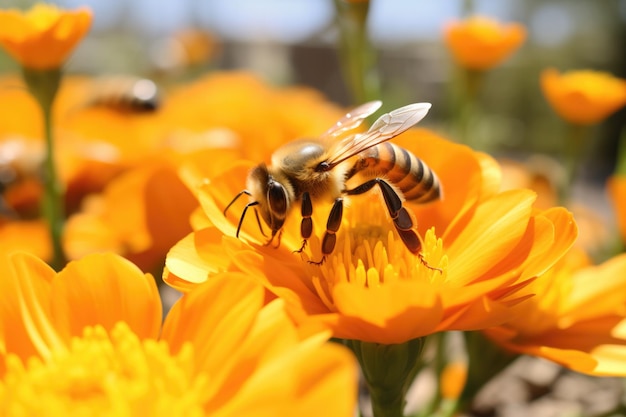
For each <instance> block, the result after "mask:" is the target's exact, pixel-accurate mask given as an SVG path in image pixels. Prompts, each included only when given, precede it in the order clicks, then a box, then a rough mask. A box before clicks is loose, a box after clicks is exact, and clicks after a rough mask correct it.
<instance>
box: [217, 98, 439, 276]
mask: <svg viewBox="0 0 626 417" xmlns="http://www.w3.org/2000/svg"><path fill="white" fill-rule="evenodd" d="M381 104H382V103H381V102H380V101H372V102H369V103H366V104H363V105H361V106H359V107H357V108H356V109H354V110H352V111H351V112H350V113H348V114H346V115H345V116H344V117H343V118H342V119H340V120H339V121H338V122H337V123H336V124H335V125H334V126H333V127H331V128H330V129H329V130H328V131H327V132H325V133H324V134H323V135H322V136H321V137H320V138H318V139H301V140H296V141H293V142H290V143H287V144H285V145H283V146H282V147H280V148H279V149H277V150H276V151H275V152H274V154H273V155H272V163H271V165H270V166H267V165H265V164H264V163H261V164H259V165H257V166H256V167H255V168H253V169H252V170H251V171H250V173H249V175H248V179H247V183H246V186H247V189H245V190H243V191H241V192H240V193H239V194H237V196H236V197H235V198H234V199H233V200H232V201H231V202H230V204H228V206H227V207H226V209H225V210H224V215H226V211H227V210H228V209H229V207H230V206H231V205H232V204H233V203H234V202H235V201H236V200H237V199H238V198H239V197H240V196H241V195H243V194H246V195H248V196H249V197H250V202H249V203H248V204H247V205H246V206H245V208H244V210H243V212H242V214H241V217H240V219H239V224H238V226H237V237H239V232H240V230H241V225H242V223H243V220H244V218H245V215H246V213H247V210H248V209H249V208H250V207H253V208H254V210H255V215H256V218H257V223H258V225H259V228H260V229H261V232H262V233H263V228H262V226H261V222H260V220H259V212H260V213H261V217H262V218H263V220H264V221H265V223H266V224H267V225H268V226H269V228H270V229H271V237H270V238H269V240H268V241H267V244H270V243H272V242H273V241H274V240H275V239H276V247H278V246H279V245H280V236H281V231H282V227H283V224H284V222H285V219H286V218H287V215H288V213H289V210H290V209H291V208H292V206H293V205H294V204H297V203H299V204H300V211H301V216H302V220H301V226H300V232H301V235H302V239H303V241H302V246H301V247H300V249H299V250H298V251H297V252H301V251H302V250H304V248H305V246H306V243H307V239H309V238H310V237H311V234H312V233H313V221H312V219H311V216H312V214H313V202H315V201H320V200H326V201H334V203H333V206H332V208H331V210H330V214H329V216H328V221H327V223H326V232H325V234H324V237H323V239H322V247H321V248H322V259H321V260H320V261H319V262H312V263H314V264H318V265H321V264H322V263H323V262H324V261H325V259H326V256H327V255H329V254H331V253H332V252H333V249H334V248H335V243H336V239H337V238H336V233H337V231H338V230H339V226H340V225H341V219H342V216H343V197H344V196H350V195H358V194H363V193H365V192H367V191H369V190H370V189H372V188H373V187H375V186H378V187H380V191H381V193H382V196H383V199H384V201H385V205H386V206H387V210H388V212H389V215H390V216H391V219H392V220H393V224H394V226H395V228H396V230H397V231H398V234H399V235H400V238H401V239H402V241H403V242H404V244H405V245H406V247H407V248H408V249H409V250H410V251H411V252H412V253H415V254H417V255H418V256H420V259H421V258H422V255H421V252H420V249H421V246H422V242H421V238H420V237H419V235H418V234H417V232H416V231H415V230H414V228H413V220H412V218H411V215H410V214H409V212H408V211H407V209H406V208H405V207H403V205H402V201H403V198H404V199H406V200H411V201H414V202H417V203H426V202H430V201H433V200H436V199H438V198H439V197H440V196H441V186H440V184H439V180H438V179H437V176H436V175H435V173H434V172H433V171H432V170H431V169H430V168H429V167H428V166H426V164H425V163H424V162H422V161H421V160H420V159H418V158H417V157H416V156H415V155H413V154H411V153H410V152H409V151H407V150H406V149H403V148H401V147H399V146H397V145H394V144H392V143H389V142H387V141H388V140H390V139H392V138H394V137H395V136H397V135H399V134H400V133H402V132H404V131H406V130H407V129H409V128H410V127H411V126H413V125H414V124H416V123H417V122H419V121H420V120H421V119H422V118H424V116H426V113H427V112H428V110H429V109H430V106H431V105H430V104H429V103H414V104H410V105H408V106H405V107H401V108H399V109H396V110H394V111H392V112H390V113H386V114H384V115H382V116H381V117H380V118H379V119H378V120H376V122H374V124H373V125H372V127H370V129H369V130H368V131H367V132H365V133H362V134H354V133H351V132H352V130H353V129H355V128H356V127H358V126H359V125H360V124H361V123H362V122H363V120H364V119H365V118H367V117H368V116H370V115H371V114H373V113H374V112H375V111H376V110H378V109H379V108H380V106H381ZM357 174H359V178H361V177H363V178H364V182H363V183H361V184H360V185H358V186H356V187H354V188H351V189H348V188H347V185H346V182H347V181H348V180H350V179H351V178H353V177H355V176H356V175H357ZM263 234H264V233H263ZM264 235H265V234H264ZM422 262H424V261H423V259H422ZM424 263H425V262H424Z"/></svg>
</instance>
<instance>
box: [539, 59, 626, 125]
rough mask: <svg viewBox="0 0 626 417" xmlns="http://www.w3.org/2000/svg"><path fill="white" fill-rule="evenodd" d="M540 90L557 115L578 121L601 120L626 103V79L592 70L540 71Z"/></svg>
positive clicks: (586, 122)
mask: <svg viewBox="0 0 626 417" xmlns="http://www.w3.org/2000/svg"><path fill="white" fill-rule="evenodd" d="M541 89H542V90H543V94H544V96H545V97H546V99H547V100H548V103H550V105H551V106H552V108H553V109H554V111H556V112H557V114H558V115H559V116H561V117H562V118H563V119H565V120H567V121H568V122H570V123H574V124H577V125H592V124H596V123H600V122H601V121H602V120H604V119H606V118H607V117H608V116H609V115H610V114H611V113H613V112H615V111H616V110H618V109H619V108H621V107H623V106H624V105H625V104H626V80H622V79H620V78H616V77H614V76H613V75H611V74H609V73H606V72H600V71H591V70H579V71H570V72H567V73H564V74H559V72H558V71H557V70H555V69H554V68H548V69H546V70H544V71H543V72H542V73H541Z"/></svg>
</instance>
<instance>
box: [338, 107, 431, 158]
mask: <svg viewBox="0 0 626 417" xmlns="http://www.w3.org/2000/svg"><path fill="white" fill-rule="evenodd" d="M430 106H431V105H430V103H413V104H409V105H408V106H404V107H400V108H399V109H396V110H393V111H391V112H389V113H385V114H383V115H382V116H380V117H379V118H378V120H376V121H375V122H374V124H373V125H372V127H370V128H369V130H368V131H367V132H365V133H363V134H357V135H353V136H348V137H346V138H345V139H343V140H341V141H339V142H337V144H336V145H334V146H332V147H331V150H330V158H329V159H328V161H327V162H328V164H329V165H330V167H331V168H332V167H334V166H336V165H337V164H339V163H341V162H343V161H345V160H346V159H348V158H351V157H352V156H354V155H356V154H358V153H360V152H363V151H364V150H365V149H368V148H371V147H372V146H376V145H378V144H379V143H382V142H385V141H388V140H389V139H392V138H394V137H396V136H398V135H399V134H400V133H402V132H404V131H406V130H408V129H409V128H410V127H411V126H413V125H414V124H416V123H417V122H419V121H420V120H422V119H423V118H424V116H426V113H428V110H429V109H430Z"/></svg>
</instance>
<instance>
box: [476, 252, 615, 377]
mask: <svg viewBox="0 0 626 417" xmlns="http://www.w3.org/2000/svg"><path fill="white" fill-rule="evenodd" d="M520 294H528V295H531V294H535V296H534V297H532V298H530V299H529V300H527V301H526V302H524V303H522V304H519V306H518V307H517V308H518V309H519V311H518V315H517V317H516V318H515V319H514V320H511V321H509V322H507V323H506V324H504V325H502V326H499V327H496V328H492V329H488V330H486V331H485V333H486V334H487V336H489V337H490V338H491V339H492V340H494V341H495V342H496V343H498V344H500V345H501V346H503V347H505V348H507V349H510V350H512V351H514V352H518V353H523V354H529V355H534V356H540V357H543V358H546V359H549V360H552V361H554V362H557V363H560V364H562V365H564V366H566V367H568V368H571V369H574V370H576V371H578V372H584V373H587V374H593V375H617V376H624V375H626V366H625V365H624V364H626V361H625V359H626V333H624V330H623V329H624V326H625V324H624V323H626V320H625V319H626V310H625V309H624V306H626V255H623V254H622V255H619V256H617V257H614V258H612V259H610V260H608V261H606V262H604V263H603V264H601V265H597V266H596V265H591V264H590V263H589V260H588V258H587V257H586V256H585V254H584V253H583V252H582V251H580V250H573V251H571V252H570V253H569V254H568V255H566V256H565V257H564V258H563V259H562V260H561V261H560V262H559V263H558V264H557V265H556V266H554V267H553V268H552V269H550V270H549V271H548V272H547V273H545V274H544V275H542V276H541V277H539V278H538V279H537V280H535V281H534V282H533V283H531V284H530V285H529V286H528V287H526V288H524V289H523V290H522V291H521V292H520Z"/></svg>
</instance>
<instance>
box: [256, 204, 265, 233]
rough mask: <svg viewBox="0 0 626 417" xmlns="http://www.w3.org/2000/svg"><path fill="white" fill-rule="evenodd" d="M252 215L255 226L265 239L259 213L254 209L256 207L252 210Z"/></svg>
mask: <svg viewBox="0 0 626 417" xmlns="http://www.w3.org/2000/svg"><path fill="white" fill-rule="evenodd" d="M254 215H255V216H256V224H257V225H258V226H259V230H260V231H261V234H262V235H263V236H265V237H267V235H266V234H265V230H263V225H262V224H261V218H260V217H259V211H258V210H257V209H256V207H255V208H254Z"/></svg>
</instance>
